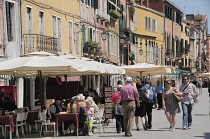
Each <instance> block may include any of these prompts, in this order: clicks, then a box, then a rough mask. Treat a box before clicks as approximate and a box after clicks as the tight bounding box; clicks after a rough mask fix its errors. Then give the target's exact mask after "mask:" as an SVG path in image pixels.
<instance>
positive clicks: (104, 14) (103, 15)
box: [101, 11, 106, 20]
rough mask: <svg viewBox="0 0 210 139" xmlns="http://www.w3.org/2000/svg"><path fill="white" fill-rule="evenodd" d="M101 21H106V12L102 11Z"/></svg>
mask: <svg viewBox="0 0 210 139" xmlns="http://www.w3.org/2000/svg"><path fill="white" fill-rule="evenodd" d="M101 18H102V20H105V19H106V12H104V11H102V17H101Z"/></svg>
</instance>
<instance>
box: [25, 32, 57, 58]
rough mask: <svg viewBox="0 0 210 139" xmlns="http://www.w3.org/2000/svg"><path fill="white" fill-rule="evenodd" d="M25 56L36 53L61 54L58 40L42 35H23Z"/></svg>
mask: <svg viewBox="0 0 210 139" xmlns="http://www.w3.org/2000/svg"><path fill="white" fill-rule="evenodd" d="M23 39H24V54H28V53H31V52H36V51H45V52H49V53H57V52H60V51H61V49H60V46H59V45H58V38H53V37H50V36H45V35H41V34H23Z"/></svg>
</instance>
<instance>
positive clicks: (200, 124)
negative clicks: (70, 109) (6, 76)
mask: <svg viewBox="0 0 210 139" xmlns="http://www.w3.org/2000/svg"><path fill="white" fill-rule="evenodd" d="M180 108H181V107H180ZM111 122H112V121H111ZM152 123H153V127H152V129H150V130H147V131H144V130H143V127H140V131H136V127H135V125H134V126H133V129H132V135H133V136H132V137H124V132H123V133H116V128H115V120H113V122H112V123H110V124H109V126H106V127H105V133H102V134H100V135H99V134H98V133H97V129H95V132H96V133H95V134H94V135H93V136H79V137H76V136H59V137H53V136H49V135H45V136H44V137H42V138H43V139H55V138H56V139H65V138H78V139H81V138H93V139H96V138H97V139H117V138H135V139H136V138H141V139H210V115H209V97H208V92H207V88H204V89H203V93H202V95H200V99H199V103H197V104H195V105H194V108H193V125H192V129H188V130H182V113H179V114H178V115H177V125H176V129H175V132H171V131H169V123H168V121H167V119H166V117H165V114H164V111H163V110H155V109H154V110H153V121H152ZM140 125H141V122H140ZM26 138H27V139H35V138H40V137H39V134H38V133H37V134H31V135H27V136H26V137H25V138H20V139H26Z"/></svg>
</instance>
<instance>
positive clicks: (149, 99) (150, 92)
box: [142, 79, 156, 129]
mask: <svg viewBox="0 0 210 139" xmlns="http://www.w3.org/2000/svg"><path fill="white" fill-rule="evenodd" d="M142 90H143V91H144V92H145V93H146V105H145V117H146V121H147V122H146V123H147V128H148V129H151V128H152V109H153V105H154V104H155V101H156V93H155V90H154V88H153V87H152V86H151V85H150V80H148V79H146V81H145V85H144V86H143V87H142Z"/></svg>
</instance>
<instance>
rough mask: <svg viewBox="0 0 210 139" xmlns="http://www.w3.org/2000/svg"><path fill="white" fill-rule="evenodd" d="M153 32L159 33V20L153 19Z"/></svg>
mask: <svg viewBox="0 0 210 139" xmlns="http://www.w3.org/2000/svg"><path fill="white" fill-rule="evenodd" d="M152 20H153V21H152V31H153V32H156V33H157V30H158V29H157V19H152Z"/></svg>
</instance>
